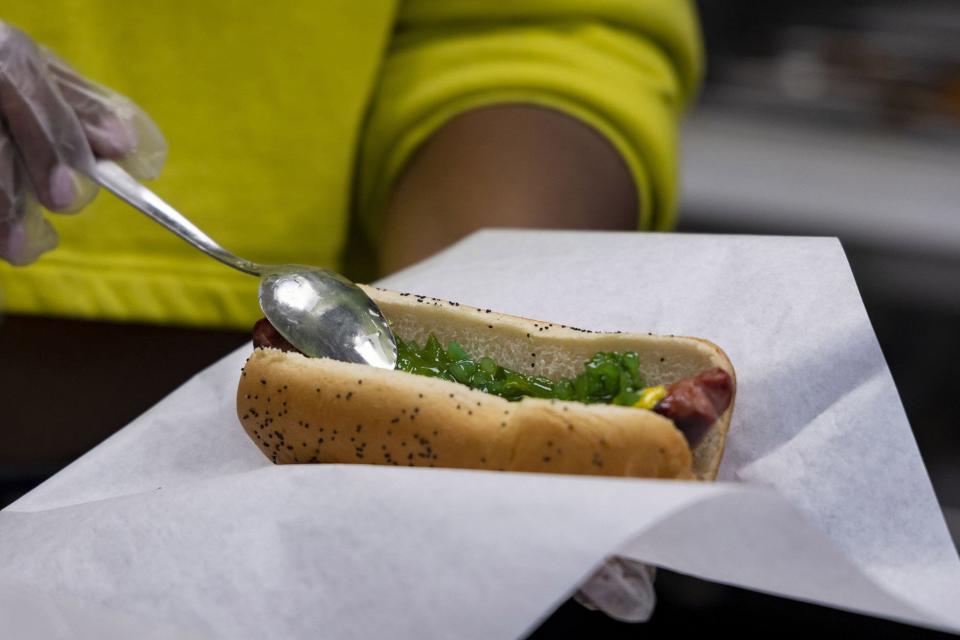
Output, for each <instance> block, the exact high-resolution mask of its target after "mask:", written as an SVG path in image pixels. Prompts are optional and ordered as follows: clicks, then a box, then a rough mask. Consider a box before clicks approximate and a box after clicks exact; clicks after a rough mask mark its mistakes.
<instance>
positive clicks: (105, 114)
mask: <svg viewBox="0 0 960 640" xmlns="http://www.w3.org/2000/svg"><path fill="white" fill-rule="evenodd" d="M44 53H45V56H46V57H47V59H48V63H49V67H48V68H49V69H50V75H51V77H53V78H54V80H55V81H56V84H57V87H58V88H59V89H60V94H61V95H62V96H63V99H64V100H66V102H67V104H69V105H70V107H71V108H73V111H74V113H76V114H77V118H78V119H79V120H80V125H81V126H82V127H83V131H84V133H85V134H86V136H87V140H88V141H89V142H90V146H91V148H92V149H93V152H94V153H95V154H96V155H98V156H100V157H103V158H109V159H111V160H119V159H121V158H123V157H124V156H126V155H129V154H131V153H133V152H134V151H135V150H136V148H137V135H136V132H135V131H134V130H133V128H132V127H131V126H129V125H128V124H127V123H126V122H125V121H124V119H123V118H122V116H121V115H120V114H119V113H114V111H115V110H116V111H121V110H122V109H118V108H117V107H122V105H117V104H115V103H116V102H118V101H117V100H116V99H115V98H112V97H111V96H110V95H104V94H105V93H106V92H103V91H102V90H99V87H96V86H95V85H93V84H92V83H90V82H88V81H86V80H84V79H83V78H81V77H80V76H79V75H77V74H76V73H74V71H73V70H72V69H70V68H69V67H67V66H66V65H65V64H64V63H62V62H60V61H59V60H56V58H53V57H52V54H50V53H49V52H44ZM52 60H56V62H52ZM112 103H114V104H112Z"/></svg>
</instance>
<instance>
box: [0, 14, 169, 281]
mask: <svg viewBox="0 0 960 640" xmlns="http://www.w3.org/2000/svg"><path fill="white" fill-rule="evenodd" d="M166 153H167V148H166V143H165V141H164V139H163V135H162V134H161V133H160V131H159V129H157V127H156V125H155V124H154V123H153V122H152V121H151V120H150V118H149V117H147V115H146V114H144V113H143V112H142V111H141V110H140V109H139V108H138V107H137V106H136V105H135V104H133V102H131V101H130V100H129V99H127V98H125V97H123V96H121V95H119V94H116V93H114V92H112V91H110V90H108V89H106V88H104V87H101V86H99V85H96V84H94V83H92V82H90V81H89V80H85V79H83V78H81V77H80V76H79V75H78V74H77V73H76V72H74V71H73V70H72V69H71V68H70V67H68V66H67V65H66V64H65V63H63V62H62V61H61V60H59V59H57V58H56V57H55V56H54V55H53V54H52V53H51V52H49V51H46V50H44V49H42V48H40V47H38V46H37V44H36V43H34V42H33V40H31V39H30V38H29V37H28V36H27V35H26V34H24V33H23V32H22V31H20V30H18V29H16V28H14V27H11V26H10V25H7V24H5V23H3V22H0V258H2V259H4V260H6V261H7V262H10V263H11V264H15V265H22V264H27V263H29V262H32V261H33V260H35V259H36V258H37V257H38V256H39V255H40V254H41V253H43V252H45V251H48V250H50V249H52V248H53V247H55V246H56V244H57V235H56V232H55V231H54V230H53V227H52V226H50V223H49V222H47V221H46V220H45V219H44V217H43V214H42V212H41V211H40V205H42V206H43V207H45V208H47V209H49V210H50V211H57V212H74V211H78V210H79V209H81V208H82V207H83V206H85V205H86V204H89V202H90V201H91V200H93V198H94V196H95V195H96V187H95V186H94V184H93V183H92V182H91V181H90V180H89V179H88V178H86V177H85V176H86V175H89V174H90V172H91V171H92V170H93V163H94V157H95V156H99V157H103V158H109V159H111V160H117V161H119V163H120V164H121V165H123V167H124V168H125V169H126V170H127V171H128V172H129V173H131V174H132V175H134V176H135V177H137V178H140V179H148V178H154V177H156V176H157V175H158V174H159V172H160V169H161V167H162V166H163V162H164V160H165V159H166Z"/></svg>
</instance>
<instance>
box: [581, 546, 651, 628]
mask: <svg viewBox="0 0 960 640" xmlns="http://www.w3.org/2000/svg"><path fill="white" fill-rule="evenodd" d="M656 575H657V570H656V568H655V567H652V566H650V565H646V564H643V563H641V562H637V561H635V560H628V559H627V558H621V557H619V556H614V557H612V558H608V559H607V561H606V562H604V563H603V566H601V567H600V568H599V569H598V570H597V572H596V573H594V574H593V575H592V576H591V577H590V580H589V581H588V582H587V583H586V584H585V585H583V586H582V587H581V588H580V590H579V591H578V592H577V593H576V595H575V596H574V599H575V600H576V601H577V602H579V603H580V604H582V605H583V606H585V607H586V608H588V609H594V610H596V609H599V610H600V611H603V612H604V613H605V614H607V615H608V616H610V617H611V618H614V619H616V620H621V621H623V622H646V621H647V620H649V619H650V616H651V615H653V610H654V608H655V607H656V605H657V594H656V591H654V588H653V581H654V578H656Z"/></svg>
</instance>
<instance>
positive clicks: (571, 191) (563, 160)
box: [380, 105, 637, 273]
mask: <svg viewBox="0 0 960 640" xmlns="http://www.w3.org/2000/svg"><path fill="white" fill-rule="evenodd" d="M636 219H637V193H636V189H635V187H634V183H633V180H632V178H631V176H630V173H629V171H628V169H627V167H626V165H625V164H624V162H623V160H622V159H621V157H620V155H619V154H618V153H617V151H616V150H615V149H614V148H613V147H612V146H611V145H610V143H609V142H608V141H607V140H606V139H605V138H603V137H602V136H601V135H600V134H598V133H597V132H595V131H594V130H593V129H591V128H589V127H588V126H586V125H585V124H583V123H581V122H580V121H578V120H575V119H573V118H571V117H569V116H567V115H565V114H562V113H560V112H557V111H552V110H549V109H545V108H541V107H536V106H527V105H501V106H495V107H487V108H483V109H476V110H473V111H469V112H467V113H465V114H463V115H461V116H458V117H457V118H455V119H453V120H452V121H450V122H449V123H448V124H446V125H445V126H444V127H442V128H441V129H440V130H439V131H438V132H437V133H436V134H435V135H434V136H433V137H432V138H431V139H430V140H429V141H428V142H427V143H426V144H425V145H424V146H423V148H422V149H421V150H420V151H419V152H418V153H417V154H416V155H415V156H414V158H413V159H412V160H411V162H410V165H409V166H408V168H407V170H406V171H405V173H404V174H403V175H402V176H401V177H400V179H399V180H398V181H397V184H396V186H395V188H394V191H393V195H392V197H391V199H390V202H389V205H388V207H387V211H386V218H385V221H384V228H383V232H384V233H383V237H382V242H381V249H380V267H381V271H382V272H385V273H389V272H391V271H395V270H396V269H399V268H402V267H404V266H406V265H408V264H410V263H413V262H415V261H417V260H419V259H421V258H423V257H426V256H428V255H430V254H431V253H434V252H436V251H438V250H440V249H442V248H443V247H445V246H447V245H448V244H450V243H452V242H454V241H456V240H458V239H460V238H462V237H463V236H465V235H467V234H468V233H470V232H471V231H474V230H476V229H479V228H481V227H525V228H558V229H608V230H610V229H634V228H636Z"/></svg>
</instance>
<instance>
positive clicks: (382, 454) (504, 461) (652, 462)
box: [237, 287, 734, 479]
mask: <svg viewBox="0 0 960 640" xmlns="http://www.w3.org/2000/svg"><path fill="white" fill-rule="evenodd" d="M364 290H365V291H366V292H367V294H368V295H370V297H371V298H372V299H373V300H374V302H376V303H377V305H378V306H379V307H380V309H381V310H382V311H383V314H384V316H386V317H387V318H388V319H389V320H390V322H391V327H392V328H393V330H394V332H395V333H396V334H397V335H399V336H401V337H403V338H404V339H405V340H413V341H416V342H417V343H420V344H423V343H424V342H425V340H426V338H427V337H428V336H429V334H431V333H432V334H434V335H436V337H437V338H438V339H439V340H440V342H441V343H443V344H447V343H448V342H449V341H451V340H456V341H457V342H459V343H460V344H461V345H462V346H463V348H464V349H465V350H466V351H467V352H468V353H470V354H472V355H474V356H476V357H479V356H489V357H491V358H493V359H494V360H496V361H497V362H498V363H499V364H501V365H502V366H504V367H506V368H510V369H514V370H517V371H522V372H524V373H530V374H536V375H543V376H548V377H552V378H556V377H561V376H562V377H572V376H574V375H576V374H577V373H579V372H580V371H582V368H583V363H584V362H585V361H587V360H589V359H590V358H591V357H592V356H593V355H594V354H595V353H596V352H598V351H617V352H624V351H636V352H637V353H638V354H639V358H640V372H641V374H642V375H643V376H644V379H645V381H646V382H647V384H650V385H653V384H669V383H671V382H674V381H676V380H679V379H682V378H686V377H690V376H693V375H695V374H697V373H699V372H701V371H703V370H706V369H710V368H713V367H720V368H722V369H724V370H725V371H727V372H728V373H729V374H730V376H731V378H733V375H734V372H733V367H732V366H731V365H730V361H729V360H728V359H727V357H726V356H725V355H724V353H723V352H722V351H721V350H720V349H719V348H718V347H716V346H715V345H713V344H711V343H709V342H706V341H704V340H698V339H694V338H680V337H664V336H652V335H643V334H624V333H591V332H588V331H584V330H581V329H575V328H571V327H565V326H562V325H557V324H552V323H548V322H540V321H535V320H528V319H525V318H518V317H515V316H508V315H504V314H499V313H495V312H493V311H489V310H486V309H475V308H472V307H467V306H464V305H460V304H458V303H453V302H447V301H444V300H438V299H435V298H429V297H425V296H416V295H412V294H405V293H397V292H392V291H385V290H382V289H377V288H372V287H364ZM732 409H733V401H732V399H731V403H730V406H729V407H728V408H727V409H726V410H725V411H724V413H723V414H722V415H721V416H720V418H719V419H718V421H717V423H716V424H715V425H714V426H713V427H711V428H710V431H709V432H708V435H707V436H706V437H705V438H704V439H703V440H702V441H701V442H700V444H699V445H698V446H697V447H696V448H695V449H694V451H693V452H692V453H691V451H690V448H689V446H688V445H687V441H686V439H685V437H684V436H683V434H682V433H681V432H680V431H679V430H678V429H677V428H676V427H675V426H674V424H673V422H671V421H670V420H669V419H667V418H664V417H663V416H660V415H658V414H656V413H654V412H652V411H646V410H643V409H635V408H631V407H618V406H612V405H601V404H590V405H587V404H582V403H579V402H565V401H551V400H541V399H533V398H524V399H522V400H520V401H519V402H508V401H507V400H504V399H503V398H500V397H497V396H493V395H490V394H487V393H484V392H482V391H475V390H472V389H470V388H468V387H466V386H465V385H461V384H457V383H454V382H449V381H446V380H441V379H437V378H428V377H424V376H420V375H415V374H411V373H406V372H402V371H387V370H383V369H377V368H374V367H369V366H366V365H359V364H351V363H345V362H338V361H335V360H330V359H327V358H307V357H305V356H303V355H301V354H298V353H289V352H283V351H279V350H276V349H256V350H254V352H253V354H252V355H251V356H250V358H249V359H248V361H247V363H246V365H245V367H244V372H243V375H242V376H241V379H240V385H239V388H238V395H237V411H238V416H239V418H240V422H241V424H242V425H243V426H244V429H245V430H246V431H247V433H248V434H249V435H250V437H251V438H252V439H253V441H254V442H255V443H256V444H257V445H258V446H259V447H260V448H261V450H262V451H263V452H264V453H265V454H266V455H267V456H268V457H269V458H270V459H271V460H273V461H274V462H276V463H307V462H326V463H351V462H356V463H372V464H396V465H412V466H440V467H456V468H472V469H500V470H510V471H541V472H550V473H574V474H590V475H612V476H634V477H648V478H676V479H687V478H698V479H713V478H714V477H715V476H716V472H717V468H718V467H719V464H720V457H721V456H722V454H723V445H724V441H725V438H726V432H727V428H728V426H729V423H730V414H731V412H732Z"/></svg>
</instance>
